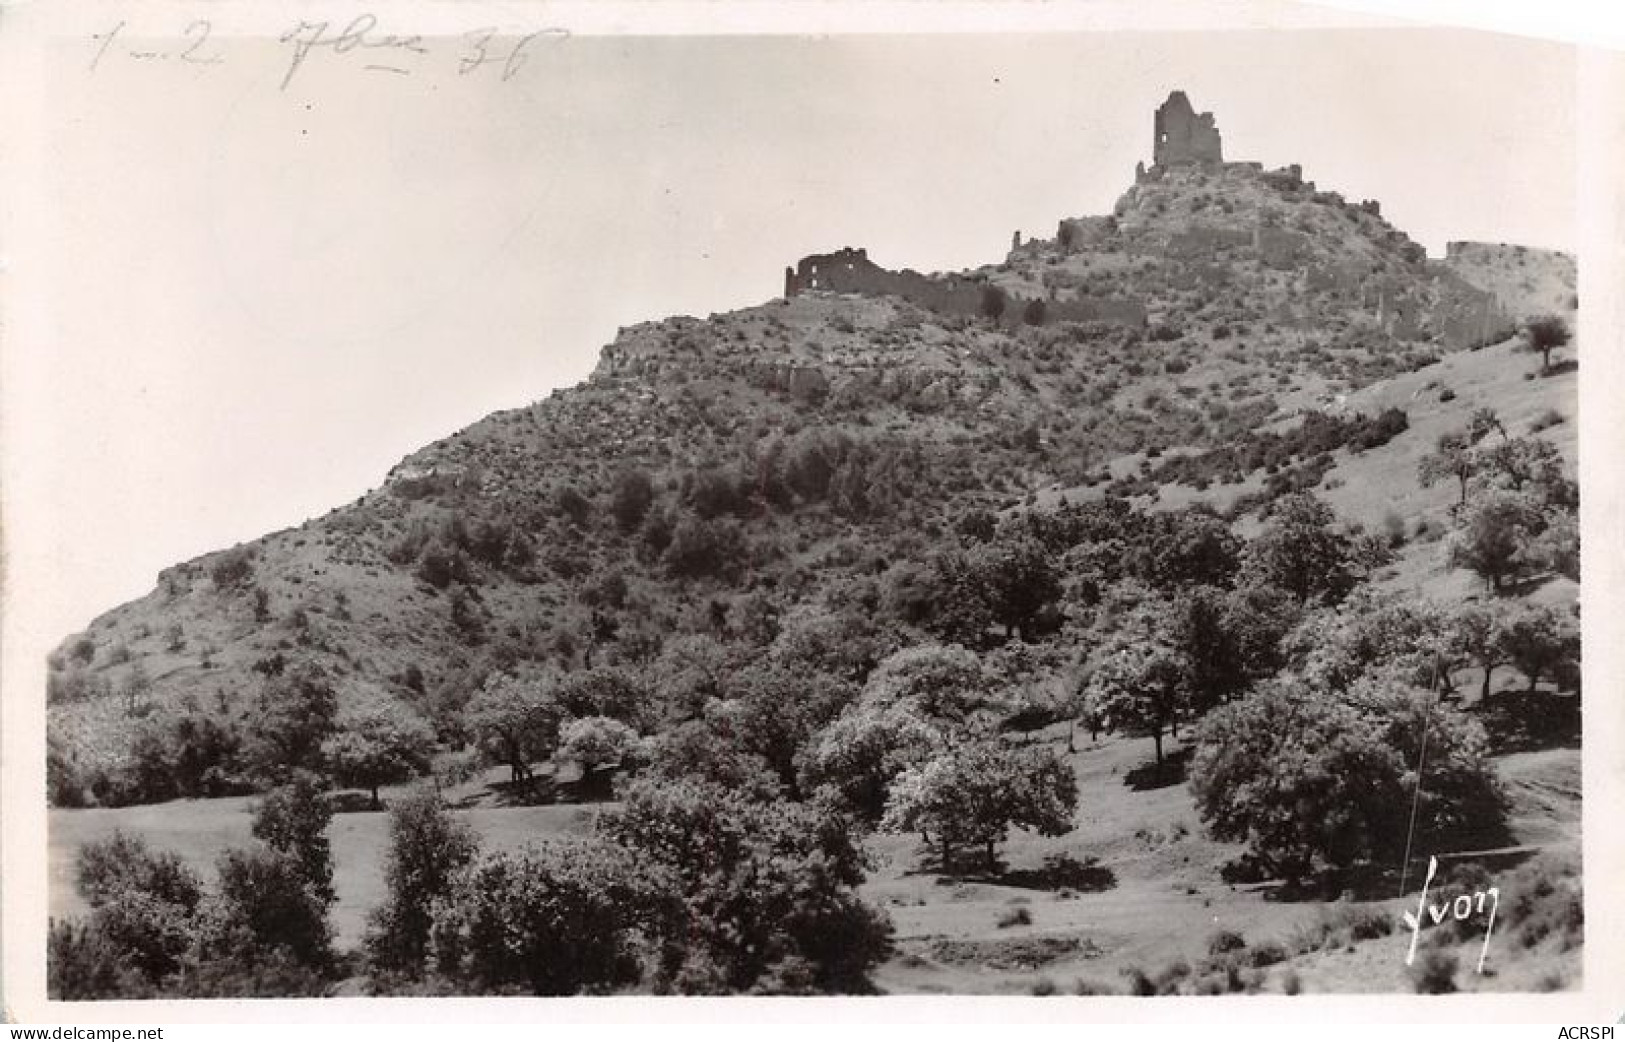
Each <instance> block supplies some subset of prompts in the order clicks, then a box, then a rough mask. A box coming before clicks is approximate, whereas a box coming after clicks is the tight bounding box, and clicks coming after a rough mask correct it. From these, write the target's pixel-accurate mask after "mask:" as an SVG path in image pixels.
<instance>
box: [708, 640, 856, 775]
mask: <svg viewBox="0 0 1625 1042" xmlns="http://www.w3.org/2000/svg"><path fill="white" fill-rule="evenodd" d="M728 694H729V698H728V699H727V700H726V701H723V702H720V703H717V704H716V705H715V707H714V709H713V711H712V713H711V714H710V715H711V716H712V719H713V726H715V727H717V728H718V729H719V731H720V732H721V733H722V734H724V735H725V736H726V737H728V738H729V739H731V740H733V741H735V742H737V743H738V744H739V745H740V746H741V747H742V748H744V749H746V750H748V751H750V752H752V753H755V754H756V755H758V756H760V757H761V758H762V759H763V760H764V761H766V762H767V764H768V765H769V766H770V767H772V769H773V770H774V771H775V772H776V773H777V774H778V776H779V781H780V783H781V784H782V785H783V786H784V790H785V792H786V793H787V794H788V795H789V796H790V798H791V799H799V798H801V796H802V793H801V790H800V784H799V777H798V765H799V762H800V759H801V755H802V752H803V750H804V749H805V748H806V747H807V746H808V744H809V743H810V742H811V740H812V738H813V735H815V734H816V733H817V732H818V730H819V729H820V728H822V727H824V726H825V725H826V724H828V723H829V722H830V721H831V720H834V719H835V718H836V717H837V716H839V715H840V713H841V710H843V709H845V708H846V707H847V706H848V705H849V704H850V703H851V702H852V701H853V699H854V697H855V696H856V695H857V685H855V684H851V683H849V682H847V681H845V680H842V679H841V678H839V677H835V676H831V675H830V674H828V673H822V672H816V671H812V670H806V669H793V668H789V667H787V666H786V665H784V664H782V663H778V662H774V661H772V660H771V659H768V660H763V661H759V662H757V663H755V664H753V665H752V666H749V667H747V668H746V669H744V670H742V671H741V672H740V673H738V674H736V675H735V676H734V677H733V679H731V680H730V681H729V683H728Z"/></svg>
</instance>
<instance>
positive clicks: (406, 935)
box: [366, 789, 479, 975]
mask: <svg viewBox="0 0 1625 1042" xmlns="http://www.w3.org/2000/svg"><path fill="white" fill-rule="evenodd" d="M478 851H479V839H478V837H477V836H476V835H475V833H474V830H473V829H471V828H469V827H468V825H466V824H465V823H463V822H462V821H460V820H458V819H457V818H454V817H452V815H451V814H450V813H449V812H448V811H447V810H446V806H445V804H444V803H443V802H442V800H441V798H440V794H439V793H437V792H434V791H433V790H430V789H419V790H418V791H416V792H414V793H412V794H411V795H409V796H407V797H406V798H405V799H403V800H400V801H398V802H396V803H395V804H394V806H392V807H391V808H390V812H389V853H388V855H387V861H386V862H385V868H384V879H385V882H386V886H387V888H388V896H387V897H386V898H385V901H384V903H383V904H382V905H380V906H379V907H377V908H375V909H373V911H372V913H371V915H370V916H369V917H368V930H367V935H366V948H367V951H368V953H369V954H370V955H371V957H372V960H373V961H374V962H375V963H376V964H378V965H379V966H382V967H384V968H386V969H393V970H404V971H406V972H408V973H411V974H413V975H416V974H417V973H418V972H420V971H421V970H422V969H423V964H424V958H425V956H426V955H427V954H428V951H429V930H430V926H431V925H432V923H433V911H434V906H435V903H436V902H437V901H441V900H443V899H445V898H447V897H449V896H450V895H451V892H452V884H453V881H454V879H455V878H456V875H457V873H458V872H459V871H460V870H461V869H462V868H463V867H464V866H465V865H467V864H468V863H469V862H471V861H472V860H473V859H474V857H475V855H476V854H477V853H478Z"/></svg>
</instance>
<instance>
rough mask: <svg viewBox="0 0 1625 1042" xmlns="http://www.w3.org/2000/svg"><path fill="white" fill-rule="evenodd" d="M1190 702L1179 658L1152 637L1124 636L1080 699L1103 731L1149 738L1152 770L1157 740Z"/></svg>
mask: <svg viewBox="0 0 1625 1042" xmlns="http://www.w3.org/2000/svg"><path fill="white" fill-rule="evenodd" d="M1190 698H1191V691H1190V683H1189V674H1188V672H1187V664H1186V662H1185V660H1184V659H1183V657H1182V656H1181V655H1180V654H1179V653H1178V652H1177V651H1175V650H1174V649H1173V648H1172V647H1170V646H1169V645H1168V644H1167V643H1165V642H1164V641H1162V640H1160V639H1157V638H1155V637H1146V636H1130V637H1126V638H1124V639H1123V640H1122V641H1120V642H1119V643H1118V644H1117V645H1116V646H1115V647H1113V648H1112V649H1111V650H1110V651H1108V652H1107V653H1106V655H1105V657H1104V658H1103V659H1102V660H1101V662H1100V664H1099V665H1097V666H1096V667H1095V669H1094V671H1093V672H1092V673H1090V675H1089V680H1088V685H1087V688H1086V690H1085V694H1084V699H1085V702H1086V704H1087V705H1088V706H1089V708H1090V710H1091V711H1092V712H1094V713H1095V714H1096V715H1097V716H1098V717H1099V719H1100V720H1101V722H1102V723H1103V724H1104V725H1105V726H1106V728H1107V729H1108V730H1112V731H1138V732H1142V733H1149V734H1150V735H1151V740H1152V742H1153V743H1155V747H1156V754H1157V766H1158V767H1159V768H1160V767H1161V766H1162V765H1163V755H1162V736H1163V734H1164V732H1167V731H1170V730H1172V729H1173V728H1174V727H1176V726H1177V725H1178V723H1179V719H1180V717H1181V716H1182V715H1184V713H1185V712H1186V710H1187V708H1188V706H1189V704H1190Z"/></svg>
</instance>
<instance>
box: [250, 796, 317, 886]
mask: <svg viewBox="0 0 1625 1042" xmlns="http://www.w3.org/2000/svg"><path fill="white" fill-rule="evenodd" d="M332 821H333V805H332V803H331V802H329V800H328V798H327V787H326V785H325V783H324V782H323V781H322V779H321V778H320V777H319V776H318V775H315V774H311V773H309V772H300V773H298V774H295V775H294V776H293V779H292V780H291V781H289V782H288V783H286V784H284V785H280V786H278V787H277V788H275V789H273V790H272V791H271V792H269V793H267V794H266V795H265V797H264V798H263V799H261V800H260V801H259V804H258V805H257V806H255V808H254V821H253V825H252V832H253V834H254V838H255V839H258V840H260V841H261V842H263V843H264V844H265V845H266V846H267V847H269V848H270V849H271V850H273V851H276V852H277V853H280V854H286V855H288V856H289V857H291V858H293V859H294V861H295V863H297V864H298V865H299V867H300V870H301V871H302V872H303V873H304V879H305V883H306V885H307V886H309V887H310V890H311V893H312V894H313V895H314V896H315V897H316V899H317V900H319V901H320V902H321V903H322V905H323V907H324V908H325V907H326V906H327V905H329V904H331V903H332V902H333V853H332V850H331V848H330V847H329V846H328V842H327V826H328V825H329V824H331V822H332Z"/></svg>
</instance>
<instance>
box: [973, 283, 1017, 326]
mask: <svg viewBox="0 0 1625 1042" xmlns="http://www.w3.org/2000/svg"><path fill="white" fill-rule="evenodd" d="M1009 306H1010V296H1009V294H1007V293H1005V291H1004V289H1003V288H1002V287H1000V286H983V287H982V297H981V301H980V302H979V303H978V304H977V311H978V312H979V313H980V314H981V316H982V317H983V318H990V319H992V320H993V321H995V322H997V321H998V320H999V319H1001V318H1003V317H1004V312H1005V309H1006V308H1008V307H1009Z"/></svg>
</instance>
